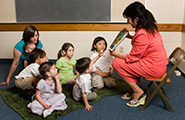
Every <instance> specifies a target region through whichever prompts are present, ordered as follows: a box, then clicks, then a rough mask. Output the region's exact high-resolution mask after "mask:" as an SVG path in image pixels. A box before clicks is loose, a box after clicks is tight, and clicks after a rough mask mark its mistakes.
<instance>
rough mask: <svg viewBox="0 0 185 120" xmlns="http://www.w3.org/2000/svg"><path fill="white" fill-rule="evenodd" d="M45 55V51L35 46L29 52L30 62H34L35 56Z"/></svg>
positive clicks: (42, 56) (41, 56)
mask: <svg viewBox="0 0 185 120" xmlns="http://www.w3.org/2000/svg"><path fill="white" fill-rule="evenodd" d="M45 56H46V53H45V52H44V51H43V50H41V49H39V48H35V49H34V50H33V51H31V53H30V54H29V59H30V63H35V60H36V59H37V58H44V57H45Z"/></svg>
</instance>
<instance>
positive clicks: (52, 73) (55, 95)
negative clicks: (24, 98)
mask: <svg viewBox="0 0 185 120" xmlns="http://www.w3.org/2000/svg"><path fill="white" fill-rule="evenodd" d="M39 72H40V74H41V75H42V76H43V79H41V80H40V81H39V82H38V84H37V90H36V94H35V95H36V99H35V100H34V101H33V102H31V103H29V104H28V105H27V107H28V108H30V109H31V111H32V112H33V113H35V114H38V115H43V117H44V118H45V117H47V116H48V115H50V114H51V113H52V112H53V111H54V110H65V109H66V108H67V104H66V102H65V98H66V97H65V95H64V94H63V93H62V87H61V85H60V80H59V78H60V75H59V74H58V72H57V68H56V67H55V64H53V63H52V62H44V63H42V64H41V65H40V67H39Z"/></svg>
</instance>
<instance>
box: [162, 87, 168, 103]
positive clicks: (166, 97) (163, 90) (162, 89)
mask: <svg viewBox="0 0 185 120" xmlns="http://www.w3.org/2000/svg"><path fill="white" fill-rule="evenodd" d="M161 89H162V91H163V94H164V95H165V96H166V98H167V99H168V100H169V99H170V98H169V97H168V95H167V94H166V92H165V91H164V89H163V87H161Z"/></svg>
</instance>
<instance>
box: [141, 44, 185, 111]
mask: <svg viewBox="0 0 185 120" xmlns="http://www.w3.org/2000/svg"><path fill="white" fill-rule="evenodd" d="M184 55H185V52H184V50H183V49H181V48H180V47H177V48H176V49H175V50H174V51H173V52H172V53H171V55H170V56H169V58H168V62H170V61H171V62H172V63H173V64H172V67H171V69H170V70H169V71H168V72H167V73H165V74H164V75H163V77H161V78H157V79H156V78H144V80H146V81H150V82H149V84H148V86H147V87H146V89H145V90H144V91H145V92H146V94H147V96H148V97H147V99H146V102H145V104H144V105H143V106H142V107H141V108H140V110H144V109H145V108H146V106H147V105H148V103H149V102H150V101H151V100H152V99H153V97H154V96H155V95H156V94H157V92H159V93H160V96H161V97H162V99H163V101H164V103H165V104H166V106H167V107H168V110H169V111H170V112H174V110H173V109H172V107H171V106H170V104H169V102H168V99H169V97H168V96H167V94H166V92H165V91H164V89H163V87H162V86H163V85H164V84H165V83H171V80H170V78H169V77H170V75H171V74H172V73H173V71H174V70H175V69H176V67H177V66H178V64H179V63H180V62H181V60H182V59H183V58H184ZM152 84H154V85H155V86H156V89H155V90H154V91H153V92H152V94H150V95H149V88H150V86H151V85H152Z"/></svg>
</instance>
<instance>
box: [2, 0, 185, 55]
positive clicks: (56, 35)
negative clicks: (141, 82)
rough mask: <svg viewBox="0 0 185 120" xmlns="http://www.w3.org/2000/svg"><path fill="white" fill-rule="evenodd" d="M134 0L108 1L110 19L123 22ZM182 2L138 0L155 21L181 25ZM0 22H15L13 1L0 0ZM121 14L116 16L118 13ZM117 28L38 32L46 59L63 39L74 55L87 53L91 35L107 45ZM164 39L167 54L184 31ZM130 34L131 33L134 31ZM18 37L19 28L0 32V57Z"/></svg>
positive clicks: (10, 50) (127, 44)
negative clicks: (108, 29) (114, 29)
mask: <svg viewBox="0 0 185 120" xmlns="http://www.w3.org/2000/svg"><path fill="white" fill-rule="evenodd" d="M133 1H134V0H112V5H111V7H112V13H111V14H112V17H111V20H112V22H120V21H122V20H123V21H125V20H124V19H123V18H122V12H123V10H124V8H125V6H127V5H128V4H129V3H131V2H133ZM184 1H185V0H175V1H174V0H155V1H154V0H141V2H142V3H144V4H145V5H146V8H147V9H148V10H150V11H151V12H152V14H153V15H154V17H155V18H156V20H157V23H164V24H165V23H169V24H176V23H177V24H182V23H184ZM0 11H1V12H0V23H15V22H16V19H15V18H16V17H15V5H14V0H8V1H7V0H0ZM119 15H120V16H121V17H118V16H119ZM118 33H119V31H40V40H41V41H42V43H43V44H44V48H45V51H46V53H47V56H48V58H49V59H56V58H57V52H58V50H59V49H60V48H61V46H62V44H63V43H64V42H71V43H72V44H73V45H74V46H75V55H74V58H76V59H78V58H80V57H83V56H90V55H91V54H92V52H91V51H90V49H91V44H92V41H93V39H94V38H95V37H97V36H103V37H104V38H105V39H106V40H107V42H108V45H110V44H111V42H112V41H113V40H114V38H115V37H116V35H117V34H118ZM160 33H161V35H162V38H163V41H164V46H165V48H166V51H167V54H168V55H169V54H170V53H171V52H172V50H173V49H174V48H175V47H177V46H181V45H183V46H185V45H184V42H182V41H183V40H184V33H182V32H165V31H164V32H160ZM130 34H132V35H134V31H131V32H130ZM21 38H22V31H8V32H6V31H2V32H0V41H1V44H0V59H2V58H8V59H9V58H10V59H11V58H13V47H14V45H15V44H16V43H17V42H18V41H19V40H20V39H21ZM120 47H123V48H124V53H129V51H130V49H131V45H130V40H128V39H125V40H124V41H123V42H122V43H121V44H120V46H119V47H118V48H117V51H118V52H119V49H120Z"/></svg>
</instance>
